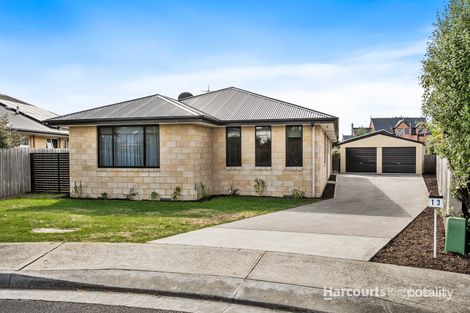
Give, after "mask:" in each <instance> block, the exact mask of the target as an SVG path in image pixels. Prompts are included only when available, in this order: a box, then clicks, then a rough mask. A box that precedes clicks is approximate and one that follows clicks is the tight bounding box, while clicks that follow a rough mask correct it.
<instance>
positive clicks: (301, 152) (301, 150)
mask: <svg viewBox="0 0 470 313" xmlns="http://www.w3.org/2000/svg"><path fill="white" fill-rule="evenodd" d="M289 127H300V156H301V162H300V163H301V164H300V165H288V163H287V153H288V148H289V145H288V141H289V137H288V136H287V129H288V128H289ZM285 128H286V167H303V166H304V126H303V125H286V127H285Z"/></svg>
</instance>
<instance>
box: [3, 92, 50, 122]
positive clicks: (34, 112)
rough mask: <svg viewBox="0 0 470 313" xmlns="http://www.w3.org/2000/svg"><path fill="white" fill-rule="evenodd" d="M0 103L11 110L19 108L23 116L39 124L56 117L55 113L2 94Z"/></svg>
mask: <svg viewBox="0 0 470 313" xmlns="http://www.w3.org/2000/svg"><path fill="white" fill-rule="evenodd" d="M0 103H1V104H3V106H5V107H7V108H10V109H13V110H16V107H19V109H20V111H21V112H22V113H23V114H25V115H27V116H29V117H30V118H33V119H35V120H38V121H41V122H42V121H45V120H47V119H49V118H53V117H56V116H58V115H57V114H55V113H52V112H50V111H47V110H45V109H42V108H40V107H37V106H35V105H32V104H29V103H26V102H24V101H21V100H18V99H15V98H13V97H10V96H7V95H3V94H0Z"/></svg>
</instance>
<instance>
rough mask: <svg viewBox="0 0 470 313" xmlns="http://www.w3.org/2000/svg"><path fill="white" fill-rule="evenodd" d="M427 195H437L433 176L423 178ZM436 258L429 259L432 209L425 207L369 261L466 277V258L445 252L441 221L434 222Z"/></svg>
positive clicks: (469, 268) (469, 263)
mask: <svg viewBox="0 0 470 313" xmlns="http://www.w3.org/2000/svg"><path fill="white" fill-rule="evenodd" d="M423 178H424V181H425V183H426V187H427V188H428V191H429V192H430V194H431V195H438V194H439V192H438V190H437V181H436V177H435V176H430V175H423ZM437 222H438V224H437V232H438V241H437V258H436V259H434V258H433V242H434V239H433V238H434V237H433V236H434V209H432V208H429V207H427V208H426V209H424V211H423V212H421V214H419V215H418V216H417V217H416V218H415V219H414V220H413V221H412V222H411V223H410V224H409V225H408V226H407V227H406V228H405V229H404V230H403V231H402V232H401V233H399V234H398V235H397V236H396V237H395V238H394V239H392V240H391V241H390V242H389V243H388V244H387V245H386V246H385V247H384V248H382V249H381V250H380V251H379V252H378V253H377V254H376V255H375V256H374V257H373V258H372V259H371V261H372V262H379V263H389V264H396V265H404V266H414V267H422V268H429V269H435V270H442V271H449V272H457V273H465V274H470V258H469V257H468V255H467V257H464V256H461V255H459V254H451V253H446V252H445V249H444V246H445V230H444V222H443V219H442V218H441V217H440V216H439V217H438V219H437Z"/></svg>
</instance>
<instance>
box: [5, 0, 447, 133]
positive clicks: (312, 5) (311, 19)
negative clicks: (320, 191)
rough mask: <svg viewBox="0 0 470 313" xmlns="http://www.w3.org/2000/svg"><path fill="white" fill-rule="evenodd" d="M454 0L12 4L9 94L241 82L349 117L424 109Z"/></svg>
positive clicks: (62, 100)
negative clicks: (437, 37)
mask: <svg viewBox="0 0 470 313" xmlns="http://www.w3.org/2000/svg"><path fill="white" fill-rule="evenodd" d="M444 5H445V2H444V1H432V0H428V1H417V0H416V1H385V0H382V1H346V0H343V1H203V0H200V1H150V0H148V1H142V0H141V1H139V0H136V1H85V0H81V1H21V0H18V1H3V0H0V58H1V64H2V66H1V67H0V93H7V94H9V95H11V96H13V97H17V98H20V99H23V100H26V101H29V102H31V103H33V104H36V105H39V106H42V107H45V108H48V109H49V110H51V111H54V112H57V113H60V114H62V113H69V112H73V111H78V110H82V109H86V108H90V107H94V106H99V105H105V104H108V103H111V102H115V101H120V100H125V99H130V98H133V97H140V96H144V95H148V94H153V93H162V94H166V95H169V96H173V97H177V95H178V93H179V92H181V91H190V92H193V93H200V92H201V91H202V90H204V89H207V85H208V84H210V87H211V89H218V88H223V87H227V86H238V87H241V88H245V89H249V90H252V91H255V92H260V93H264V94H266V95H269V96H272V97H278V98H280V99H283V100H287V101H291V102H295V103H297V104H300V105H304V106H307V107H311V108H314V109H318V110H320V111H324V112H327V113H330V114H333V115H336V116H339V117H340V126H341V130H340V132H341V133H348V132H349V127H350V126H349V125H350V124H351V123H353V122H354V123H355V124H364V125H365V124H367V123H368V120H369V118H370V116H371V115H373V116H398V115H419V114H420V104H421V99H420V97H421V89H420V87H419V84H418V76H419V71H420V60H421V59H422V57H423V54H424V51H425V42H426V40H427V38H428V37H429V35H430V33H431V31H432V23H433V21H434V19H435V16H436V12H437V10H441V9H442V8H443V7H444Z"/></svg>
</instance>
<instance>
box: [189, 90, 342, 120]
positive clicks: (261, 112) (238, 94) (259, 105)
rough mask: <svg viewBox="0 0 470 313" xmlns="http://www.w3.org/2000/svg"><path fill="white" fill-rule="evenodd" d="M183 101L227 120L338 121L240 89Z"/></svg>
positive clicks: (332, 117) (212, 93) (213, 92)
mask: <svg viewBox="0 0 470 313" xmlns="http://www.w3.org/2000/svg"><path fill="white" fill-rule="evenodd" d="M181 102H183V103H186V104H188V105H190V106H192V107H194V108H196V109H198V110H201V111H203V112H206V113H207V114H210V115H212V116H214V117H216V118H218V119H219V120H223V121H249V120H290V119H306V120H308V119H312V120H317V119H334V118H335V117H334V116H332V115H328V114H325V113H321V112H318V111H315V110H311V109H308V108H305V107H301V106H298V105H295V104H292V103H289V102H285V101H281V100H278V99H274V98H270V97H266V96H263V95H260V94H256V93H254V92H250V91H247V90H243V89H239V88H236V87H229V88H225V89H220V90H216V91H212V92H208V93H205V94H201V95H197V96H193V97H189V98H185V99H182V100H181Z"/></svg>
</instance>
